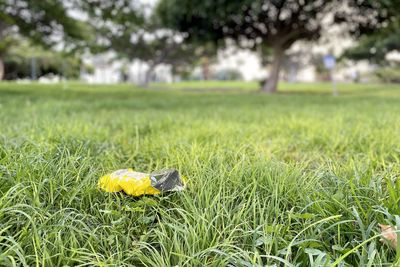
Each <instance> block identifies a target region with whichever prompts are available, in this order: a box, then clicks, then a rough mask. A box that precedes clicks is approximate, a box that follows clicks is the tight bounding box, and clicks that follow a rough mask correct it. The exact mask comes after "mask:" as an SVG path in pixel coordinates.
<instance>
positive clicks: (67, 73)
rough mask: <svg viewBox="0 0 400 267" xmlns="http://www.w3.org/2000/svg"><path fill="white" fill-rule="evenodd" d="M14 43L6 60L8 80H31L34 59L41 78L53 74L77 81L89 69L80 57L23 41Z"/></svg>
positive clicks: (6, 77)
mask: <svg viewBox="0 0 400 267" xmlns="http://www.w3.org/2000/svg"><path fill="white" fill-rule="evenodd" d="M13 43H14V45H13V46H12V48H10V49H9V51H8V52H7V57H5V60H4V65H5V75H4V79H6V80H14V79H26V78H30V77H31V60H32V58H35V61H36V68H37V72H38V73H37V75H38V76H39V77H40V76H44V75H47V74H53V75H59V76H63V77H66V78H73V79H76V78H79V75H80V71H81V69H82V68H84V69H88V68H86V66H85V65H84V64H83V63H82V62H81V59H80V58H79V57H75V56H72V55H66V54H62V53H59V52H55V51H52V50H45V49H43V48H42V47H39V46H34V45H32V43H30V42H28V41H26V40H23V39H18V40H14V42H13Z"/></svg>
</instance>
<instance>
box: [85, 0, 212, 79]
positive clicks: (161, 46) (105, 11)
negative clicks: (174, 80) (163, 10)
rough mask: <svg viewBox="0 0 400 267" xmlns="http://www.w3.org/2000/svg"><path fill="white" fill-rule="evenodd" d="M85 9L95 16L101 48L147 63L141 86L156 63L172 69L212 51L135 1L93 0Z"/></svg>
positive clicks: (178, 68)
mask: <svg viewBox="0 0 400 267" xmlns="http://www.w3.org/2000/svg"><path fill="white" fill-rule="evenodd" d="M146 8H147V11H149V12H146ZM87 10H89V11H90V12H89V13H90V14H92V15H93V16H94V18H95V19H94V20H92V24H93V26H94V27H95V28H96V30H97V32H98V33H99V34H98V40H99V43H101V44H102V45H101V46H99V48H100V49H99V50H100V51H106V50H111V51H114V52H115V53H116V55H117V57H120V58H127V59H129V60H134V59H139V60H141V61H144V62H146V63H147V64H148V69H147V71H146V74H145V78H144V81H143V84H142V85H143V86H147V85H148V83H149V81H150V79H151V75H152V73H153V71H154V69H155V68H156V67H157V66H158V65H160V64H167V65H170V66H171V67H172V70H173V72H178V71H183V70H184V69H187V68H188V67H189V66H190V65H193V64H194V63H195V62H196V61H197V60H198V58H199V56H201V55H204V54H205V53H206V51H207V55H209V54H210V53H209V51H213V50H211V49H209V48H208V47H207V49H206V48H200V47H199V46H198V45H197V44H196V43H194V42H191V43H189V42H185V36H184V35H183V34H181V33H179V32H176V31H173V30H171V29H168V28H166V27H165V26H164V25H163V24H162V23H161V22H160V20H159V19H158V17H157V15H156V14H154V13H152V12H151V11H150V8H148V7H146V6H145V5H140V4H138V2H135V1H130V0H119V1H107V0H92V1H91V2H90V4H89V5H88V6H87ZM145 14H147V15H145Z"/></svg>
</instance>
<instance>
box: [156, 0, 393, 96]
mask: <svg viewBox="0 0 400 267" xmlns="http://www.w3.org/2000/svg"><path fill="white" fill-rule="evenodd" d="M376 2H380V1H372V0H359V1H356V0H354V1H353V0H344V1H339V0H319V1H316V0H303V1H299V0H258V1H254V0H236V1H231V0H218V1H215V0H203V1H192V0H161V1H160V3H159V5H158V7H157V12H158V14H159V16H160V17H161V19H162V20H163V23H164V25H166V26H168V27H171V28H173V29H176V30H178V31H180V32H182V33H183V34H186V35H188V36H189V38H192V39H197V40H200V41H207V42H208V41H213V42H216V43H221V42H223V40H226V39H232V40H234V41H235V42H236V43H237V44H238V45H239V46H241V47H249V48H252V49H256V48H257V47H258V46H262V47H267V48H269V49H270V50H272V54H273V60H272V64H271V70H270V73H269V79H268V80H267V82H266V83H265V84H264V86H263V88H262V90H263V91H264V92H270V93H272V92H275V91H276V90H277V82H278V79H279V73H280V69H281V65H282V61H283V58H284V55H285V52H286V51H287V49H289V48H290V47H291V46H292V45H293V44H294V43H295V42H296V41H298V40H315V39H318V38H319V36H320V33H321V29H322V28H323V27H322V26H324V25H323V23H334V22H337V23H343V22H350V21H351V23H352V27H351V30H352V32H353V33H354V34H357V33H358V32H364V31H367V30H370V29H373V28H376V27H379V25H380V23H381V21H382V19H383V18H385V16H384V14H383V12H382V13H379V14H375V13H374V12H372V11H373V10H374V9H375V8H376V6H377V5H379V3H376ZM347 13H351V15H352V16H354V18H348V17H346V16H344V15H345V14H347ZM365 14H367V15H368V16H365ZM329 15H331V17H333V18H336V19H335V20H333V19H332V20H331V22H329V21H327V18H329Z"/></svg>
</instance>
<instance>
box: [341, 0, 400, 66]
mask: <svg viewBox="0 0 400 267" xmlns="http://www.w3.org/2000/svg"><path fill="white" fill-rule="evenodd" d="M377 8H379V9H380V12H379V13H384V12H386V13H387V14H388V16H387V17H388V18H389V19H387V20H386V21H385V24H383V25H382V27H380V28H379V29H377V30H375V31H369V32H365V33H361V34H360V35H362V38H361V40H360V42H359V43H358V44H357V45H356V46H355V47H352V48H350V49H349V50H347V51H346V52H345V53H344V56H345V57H347V58H350V59H353V60H369V61H370V62H372V63H375V64H379V65H387V64H388V61H387V60H386V55H387V54H388V53H389V52H392V51H400V1H399V0H387V1H384V2H383V3H382V5H380V6H379V7H377Z"/></svg>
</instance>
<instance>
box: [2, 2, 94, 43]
mask: <svg viewBox="0 0 400 267" xmlns="http://www.w3.org/2000/svg"><path fill="white" fill-rule="evenodd" d="M78 3H79V1H78V2H77V1H72V0H67V1H65V0H49V1H35V0H19V1H0V37H4V36H9V35H13V34H20V35H21V36H23V37H24V38H28V39H30V40H31V41H33V42H35V43H37V44H41V45H53V44H54V43H59V42H60V41H64V42H66V43H65V46H66V48H69V49H70V50H74V49H77V47H78V46H79V45H82V43H81V42H80V41H81V40H87V38H88V37H89V31H88V29H87V28H86V27H85V24H84V23H82V22H80V21H78V20H76V19H74V18H73V17H71V16H70V15H69V13H68V9H72V8H77V7H79V5H78ZM72 41H75V43H73V42H72ZM68 46H70V47H68Z"/></svg>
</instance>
